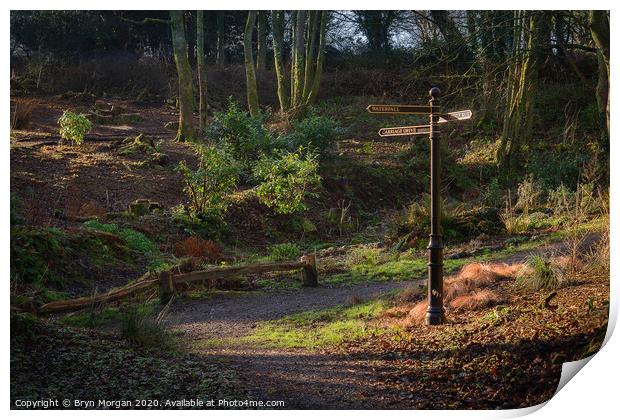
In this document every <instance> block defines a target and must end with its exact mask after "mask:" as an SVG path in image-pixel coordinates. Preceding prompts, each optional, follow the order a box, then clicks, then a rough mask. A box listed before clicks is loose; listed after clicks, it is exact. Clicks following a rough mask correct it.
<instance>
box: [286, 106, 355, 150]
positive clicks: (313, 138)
mask: <svg viewBox="0 0 620 420" xmlns="http://www.w3.org/2000/svg"><path fill="white" fill-rule="evenodd" d="M293 128H294V130H293V131H292V132H291V133H289V134H288V135H286V136H284V138H283V139H281V141H283V142H284V143H286V145H287V147H288V148H289V150H298V149H299V147H304V148H306V149H307V150H313V151H316V152H317V153H323V152H325V151H327V150H329V149H331V148H332V147H333V146H334V144H335V140H336V139H337V138H338V136H340V135H342V134H343V133H344V130H343V129H342V128H341V127H340V126H339V125H338V123H337V122H336V121H334V120H333V119H331V118H327V117H322V116H319V115H314V116H311V117H308V118H305V119H303V120H301V121H299V122H296V123H294V124H293Z"/></svg>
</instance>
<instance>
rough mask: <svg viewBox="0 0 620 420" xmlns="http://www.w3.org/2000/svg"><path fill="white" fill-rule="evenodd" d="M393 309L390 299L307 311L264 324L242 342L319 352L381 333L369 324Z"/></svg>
mask: <svg viewBox="0 0 620 420" xmlns="http://www.w3.org/2000/svg"><path fill="white" fill-rule="evenodd" d="M388 307H389V302H388V301H387V299H385V298H382V299H377V300H372V301H367V302H363V303H359V304H355V305H351V306H343V305H338V306H335V307H332V308H329V309H323V310H319V311H307V312H301V313H298V314H294V315H290V316H287V317H284V318H281V319H279V320H275V321H268V322H263V323H260V324H259V325H258V326H257V327H256V328H255V329H254V331H253V332H252V334H250V335H248V336H246V337H243V338H242V339H241V340H242V341H243V342H245V343H248V344H255V345H259V346H266V347H278V348H318V347H325V346H331V345H335V344H338V343H341V342H343V341H345V340H350V339H355V338H360V337H364V336H366V335H368V334H370V333H380V332H381V329H380V328H378V327H375V326H372V325H370V324H369V321H370V320H372V319H373V318H374V317H376V316H377V315H378V314H380V313H381V312H383V311H384V310H386V309H387V308H388Z"/></svg>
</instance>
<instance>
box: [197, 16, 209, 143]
mask: <svg viewBox="0 0 620 420" xmlns="http://www.w3.org/2000/svg"><path fill="white" fill-rule="evenodd" d="M196 63H197V67H198V95H199V96H200V98H199V101H198V102H199V118H198V121H199V123H200V124H199V127H200V131H201V132H202V130H204V129H205V127H206V126H207V66H206V62H205V37H204V12H203V11H202V10H198V12H197V16H196Z"/></svg>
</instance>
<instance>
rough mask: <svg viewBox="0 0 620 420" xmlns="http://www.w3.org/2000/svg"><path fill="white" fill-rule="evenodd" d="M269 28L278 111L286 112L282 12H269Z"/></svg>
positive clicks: (286, 98)
mask: <svg viewBox="0 0 620 420" xmlns="http://www.w3.org/2000/svg"><path fill="white" fill-rule="evenodd" d="M271 26H272V28H273V58H274V67H275V69H276V78H277V81H278V100H279V101H280V111H281V112H286V111H288V108H289V98H288V93H287V86H286V75H285V71H284V57H283V52H282V50H283V45H284V34H283V32H284V12H282V11H276V10H274V11H272V12H271Z"/></svg>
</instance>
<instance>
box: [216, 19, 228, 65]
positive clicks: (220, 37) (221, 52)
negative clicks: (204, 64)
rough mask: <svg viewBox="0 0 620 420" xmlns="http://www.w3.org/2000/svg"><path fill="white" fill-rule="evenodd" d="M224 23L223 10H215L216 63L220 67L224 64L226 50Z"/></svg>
mask: <svg viewBox="0 0 620 420" xmlns="http://www.w3.org/2000/svg"><path fill="white" fill-rule="evenodd" d="M225 38H226V25H225V22H224V12H223V11H219V12H217V57H216V64H217V65H218V66H220V67H222V66H224V65H225V64H226V50H225V48H224V45H225V42H226V39H225Z"/></svg>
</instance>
